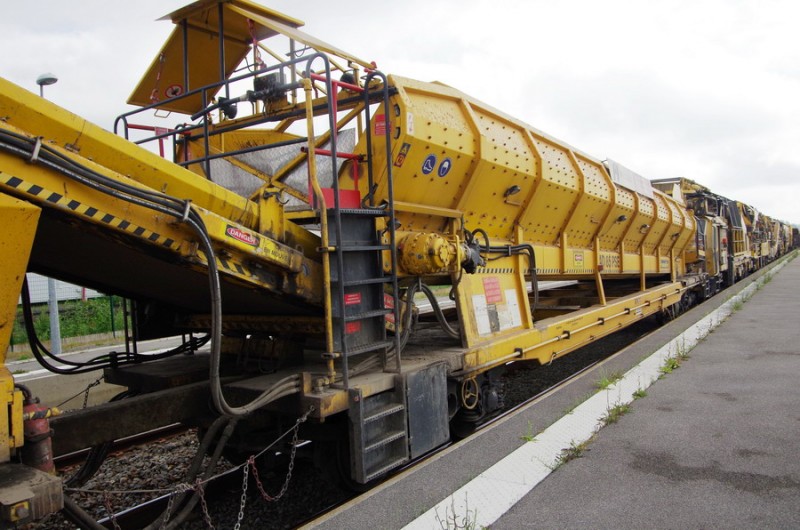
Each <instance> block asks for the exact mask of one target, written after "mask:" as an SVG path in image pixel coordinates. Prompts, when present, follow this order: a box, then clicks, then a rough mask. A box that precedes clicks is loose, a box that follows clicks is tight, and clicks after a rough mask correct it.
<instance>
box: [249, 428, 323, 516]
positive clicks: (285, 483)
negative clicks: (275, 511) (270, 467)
mask: <svg viewBox="0 0 800 530" xmlns="http://www.w3.org/2000/svg"><path fill="white" fill-rule="evenodd" d="M307 418H308V413H306V414H305V415H303V416H302V417H300V418H299V419H298V420H297V423H296V424H295V426H294V435H293V436H292V452H291V455H290V457H289V470H288V472H287V473H286V479H285V480H284V481H283V485H282V486H281V489H280V491H279V492H278V494H277V495H275V496H274V497H273V496H272V495H270V494H269V493H267V492H266V491H265V490H264V485H263V484H262V483H261V479H260V478H259V476H258V469H256V466H255V457H253V456H251V457H250V459H249V460H248V464H252V470H253V477H255V479H256V486H257V487H258V491H259V492H261V496H262V497H263V498H264V500H265V501H267V502H275V501H277V500H278V499H280V498H281V497H283V495H284V494H285V493H286V490H288V489H289V481H291V480H292V472H293V471H294V462H295V457H296V456H297V437H298V434H299V432H300V424H301V423H303V422H304V421H306V419H307Z"/></svg>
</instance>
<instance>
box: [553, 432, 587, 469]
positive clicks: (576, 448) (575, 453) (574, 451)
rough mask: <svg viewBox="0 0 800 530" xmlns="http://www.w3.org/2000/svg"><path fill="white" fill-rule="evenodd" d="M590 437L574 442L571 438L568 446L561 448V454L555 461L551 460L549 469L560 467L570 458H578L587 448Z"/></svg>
mask: <svg viewBox="0 0 800 530" xmlns="http://www.w3.org/2000/svg"><path fill="white" fill-rule="evenodd" d="M590 441H591V439H589V440H586V441H585V442H581V443H575V441H574V440H573V441H572V442H570V444H569V447H565V448H564V449H562V450H561V454H560V455H559V456H558V458H557V459H556V461H555V462H553V465H552V467H550V469H551V470H553V471H555V470H556V469H558V468H560V467H561V466H563V465H564V464H566V463H567V462H569V461H570V460H575V459H576V458H580V457H582V456H583V455H584V453H586V451H588V450H589V448H588V445H589V442H590Z"/></svg>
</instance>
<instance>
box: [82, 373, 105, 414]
mask: <svg viewBox="0 0 800 530" xmlns="http://www.w3.org/2000/svg"><path fill="white" fill-rule="evenodd" d="M102 380H103V378H102V377H98V378H97V379H95V381H94V382H93V383H89V386H87V387H86V390H84V391H83V408H86V406H87V405H88V404H89V391H90V390H91V389H92V388H94V387H96V386H97V385H99V384H100V381H102Z"/></svg>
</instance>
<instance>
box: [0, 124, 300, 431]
mask: <svg viewBox="0 0 800 530" xmlns="http://www.w3.org/2000/svg"><path fill="white" fill-rule="evenodd" d="M0 149H3V150H4V151H7V152H9V153H12V154H15V155H17V156H19V157H21V158H24V159H26V160H28V161H30V162H32V163H36V164H40V165H42V166H44V167H47V168H48V169H51V170H53V171H56V172H58V173H60V174H62V175H64V176H65V177H67V178H69V179H70V180H73V181H75V182H77V183H79V184H81V185H84V186H86V187H88V188H91V189H93V190H96V191H98V192H101V193H104V194H106V195H109V196H110V197H113V198H115V199H119V200H124V201H126V202H129V203H131V204H134V205H137V206H141V207H144V208H147V209H150V210H152V211H154V212H158V213H160V214H163V215H167V216H170V217H174V218H175V219H176V220H178V221H180V222H183V223H185V224H186V225H187V226H188V227H189V228H190V229H191V230H192V231H193V232H194V233H195V234H196V236H197V238H198V242H199V244H200V247H201V249H202V250H203V252H204V253H205V255H206V257H207V266H208V282H209V295H210V300H211V331H210V334H209V335H210V341H211V360H210V369H209V379H210V383H211V385H210V386H211V395H212V399H213V401H214V406H215V408H216V409H217V410H218V411H219V412H220V413H221V414H223V415H226V416H243V415H246V414H249V413H250V412H252V411H253V410H256V409H257V408H259V407H261V406H263V405H264V404H266V403H269V402H270V401H273V400H276V399H279V398H280V397H283V396H286V395H289V394H292V393H294V392H296V391H297V390H298V389H299V388H300V379H299V376H296V375H295V376H291V377H287V378H286V379H284V380H282V381H280V382H278V383H277V384H276V385H275V386H274V387H273V388H271V389H269V390H266V391H264V392H263V393H262V394H261V395H260V396H258V397H257V398H255V399H254V400H253V401H252V402H251V403H248V404H246V405H244V406H240V407H231V406H230V405H229V404H228V403H227V401H226V400H225V398H224V396H223V395H222V385H221V382H220V371H219V368H220V366H219V365H220V344H221V337H222V296H221V287H220V279H219V270H218V268H217V262H216V257H215V252H214V248H213V246H212V244H211V239H210V237H209V234H208V230H207V229H206V226H205V223H204V222H203V219H202V217H201V216H200V214H199V213H197V211H195V209H194V208H193V207H192V204H191V201H190V200H182V199H177V198H175V197H171V196H169V195H166V194H164V193H160V192H156V191H152V190H148V189H142V188H138V187H135V186H131V185H128V184H125V183H123V182H119V181H117V180H115V179H111V178H109V177H106V176H105V175H102V174H100V173H98V172H96V171H94V170H92V169H91V168H88V167H86V166H84V165H81V164H79V163H77V162H75V161H74V160H72V159H70V158H68V157H66V156H64V155H62V154H61V153H59V152H58V151H56V150H54V149H53V148H51V147H50V146H48V145H45V144H44V143H42V141H41V138H36V139H31V138H28V137H27V136H24V135H20V134H17V133H14V132H12V131H8V130H0ZM35 342H38V341H36V340H35ZM36 345H37V346H40V345H41V343H38V344H36ZM40 357H41V359H44V356H41V355H40V356H39V357H37V359H39V360H40V362H41V359H40ZM90 362H91V361H90ZM48 364H49V363H48ZM96 364H99V363H96ZM50 367H51V368H55V367H52V365H50ZM85 368H87V367H82V368H81V369H85ZM97 368H98V366H96V365H92V366H91V368H89V369H97ZM48 369H50V368H48ZM57 373H62V372H57ZM67 373H76V371H68V372H67Z"/></svg>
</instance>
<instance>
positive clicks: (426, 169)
mask: <svg viewBox="0 0 800 530" xmlns="http://www.w3.org/2000/svg"><path fill="white" fill-rule="evenodd" d="M435 167H436V155H428V158H426V159H425V162H423V163H422V174H423V175H430V174H431V173H433V169H434V168H435Z"/></svg>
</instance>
